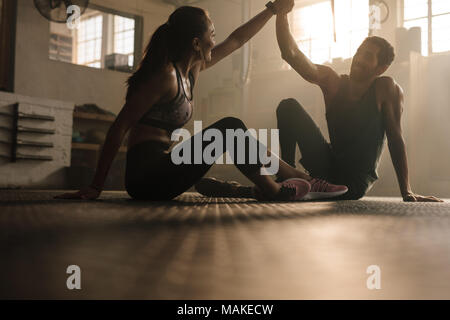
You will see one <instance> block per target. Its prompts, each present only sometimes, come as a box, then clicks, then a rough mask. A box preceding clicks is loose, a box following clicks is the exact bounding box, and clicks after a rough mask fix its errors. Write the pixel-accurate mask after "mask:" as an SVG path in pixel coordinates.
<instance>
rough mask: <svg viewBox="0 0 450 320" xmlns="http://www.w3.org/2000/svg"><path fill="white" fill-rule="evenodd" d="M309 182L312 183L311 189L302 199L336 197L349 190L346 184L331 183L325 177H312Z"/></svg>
mask: <svg viewBox="0 0 450 320" xmlns="http://www.w3.org/2000/svg"><path fill="white" fill-rule="evenodd" d="M308 182H309V184H310V185H311V190H310V192H309V193H308V194H307V195H306V196H305V197H304V198H303V199H302V200H320V199H330V198H336V197H339V196H341V195H343V194H344V193H346V192H347V191H348V188H347V187H346V186H341V185H335V184H331V183H329V182H328V181H326V180H323V179H316V178H311V180H309V181H308Z"/></svg>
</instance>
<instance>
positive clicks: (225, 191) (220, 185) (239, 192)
mask: <svg viewBox="0 0 450 320" xmlns="http://www.w3.org/2000/svg"><path fill="white" fill-rule="evenodd" d="M195 189H196V190H197V191H198V192H199V193H200V194H202V195H204V196H207V197H218V198H254V197H255V195H254V194H253V188H252V187H246V186H243V185H242V184H240V183H238V182H236V181H220V180H218V179H216V178H202V179H201V180H200V181H199V182H198V183H197V184H196V185H195Z"/></svg>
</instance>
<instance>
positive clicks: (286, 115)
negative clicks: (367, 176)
mask: <svg viewBox="0 0 450 320" xmlns="http://www.w3.org/2000/svg"><path fill="white" fill-rule="evenodd" d="M276 113H277V121H278V129H279V131H280V148H281V157H282V159H283V160H284V161H285V162H287V163H288V164H289V165H291V166H292V167H295V150H296V148H295V147H296V145H298V147H299V149H300V152H301V154H302V158H301V159H300V163H301V164H302V166H303V167H304V168H305V169H306V170H307V171H308V173H309V174H310V175H311V176H312V177H314V178H320V179H325V180H327V181H329V182H331V183H333V184H339V185H346V186H347V187H348V188H349V191H348V192H347V193H346V194H344V195H343V196H341V197H339V198H336V199H337V200H356V199H360V198H362V197H363V196H364V194H365V193H366V191H367V189H368V186H367V185H365V184H364V183H362V182H361V181H360V179H358V176H357V175H354V174H351V173H349V172H348V171H346V170H343V169H342V168H340V167H339V165H338V164H337V163H336V161H335V160H334V157H333V153H332V149H331V145H330V143H328V142H327V141H326V140H325V138H324V137H323V135H322V133H321V132H320V129H319V128H318V127H317V125H316V124H315V123H314V121H313V120H312V119H311V117H310V116H309V114H308V113H307V112H306V111H305V109H304V108H303V107H302V106H301V105H300V103H298V101H297V100H295V99H286V100H283V101H281V103H280V104H279V106H278V108H277V112H276Z"/></svg>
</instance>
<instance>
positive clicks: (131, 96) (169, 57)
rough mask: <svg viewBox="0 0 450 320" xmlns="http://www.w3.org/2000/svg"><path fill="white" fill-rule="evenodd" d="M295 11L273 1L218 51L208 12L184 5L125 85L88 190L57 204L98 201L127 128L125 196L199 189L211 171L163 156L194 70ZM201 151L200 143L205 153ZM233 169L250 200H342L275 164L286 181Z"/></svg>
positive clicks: (188, 103)
mask: <svg viewBox="0 0 450 320" xmlns="http://www.w3.org/2000/svg"><path fill="white" fill-rule="evenodd" d="M293 4H294V1H293V0H276V1H275V2H274V3H271V5H268V6H267V8H266V9H265V10H264V11H262V12H261V13H260V14H258V15H257V16H255V17H254V18H253V19H251V20H250V21H248V22H247V23H245V24H244V25H242V26H241V27H239V28H238V29H236V30H235V31H234V32H233V33H232V34H231V35H230V36H229V37H228V38H227V39H226V40H225V41H224V42H222V43H220V44H219V45H217V46H215V41H214V35H215V32H214V25H213V23H212V22H211V20H210V18H209V16H208V14H207V12H205V11H204V10H203V9H200V8H196V7H189V6H185V7H180V8H178V9H176V10H175V11H174V12H173V13H172V14H171V15H170V18H169V20H168V22H167V23H165V24H163V25H162V26H160V27H159V28H158V29H157V30H156V31H155V33H154V34H153V36H152V38H151V40H150V43H149V44H148V46H147V48H146V52H145V56H144V58H143V60H142V62H141V63H140V66H139V68H138V70H137V71H136V72H135V73H134V74H133V75H132V76H131V77H130V78H129V80H128V92H127V97H126V103H125V105H124V107H123V108H122V110H121V111H120V113H119V115H118V116H117V119H116V121H115V122H114V123H113V124H112V126H111V128H110V129H109V131H108V135H107V138H106V141H105V144H104V146H103V149H102V153H101V156H100V160H99V163H98V167H97V171H96V174H95V177H94V180H93V183H92V184H91V185H90V186H89V187H87V188H84V189H82V190H80V191H78V192H76V193H68V194H63V195H61V196H58V198H63V199H96V198H97V197H98V196H99V195H100V193H101V191H102V188H103V184H104V181H105V179H106V176H107V173H108V171H109V168H110V166H111V162H112V160H113V158H114V156H115V155H116V153H117V151H118V149H119V147H120V146H121V143H122V140H123V138H124V136H125V135H126V133H127V132H128V130H130V129H131V131H130V135H129V140H128V153H127V169H126V189H127V192H128V193H129V195H130V196H131V197H132V198H134V199H140V200H170V199H173V198H174V197H176V196H178V195H179V194H181V193H183V192H184V191H186V190H188V189H189V188H190V187H191V186H193V185H194V184H195V183H196V182H198V181H199V180H200V179H201V177H202V176H204V175H205V173H206V172H207V171H208V170H209V168H210V167H211V165H208V164H205V163H202V164H181V165H175V164H174V163H173V162H172V160H171V155H170V151H169V149H170V148H171V146H172V143H173V142H172V141H171V133H172V132H173V131H174V130H175V129H177V128H181V127H182V126H183V125H184V124H186V123H187V122H188V121H189V119H190V117H191V115H192V105H193V101H192V100H193V95H192V92H193V87H194V84H195V83H196V81H197V79H198V76H199V73H200V71H203V70H205V69H208V68H210V67H211V66H213V65H214V64H216V63H217V62H219V61H220V60H222V59H223V58H225V57H226V56H228V55H230V54H231V53H232V52H233V51H235V50H237V49H238V48H240V47H241V46H242V45H243V44H244V43H246V42H247V41H248V40H249V39H251V38H252V37H253V36H254V35H255V34H256V33H257V32H258V31H259V30H260V29H261V28H262V27H263V26H264V25H265V24H266V23H267V21H269V20H270V18H271V17H272V16H273V15H275V14H281V13H287V12H289V11H291V10H292V8H293ZM208 129H217V130H219V131H220V132H221V133H223V134H224V136H225V130H226V129H243V130H244V131H246V130H247V128H246V127H245V125H244V124H243V123H242V121H240V120H239V119H236V118H232V117H228V118H224V119H222V120H220V121H218V122H216V123H214V124H213V125H211V126H210V127H208V128H206V129H204V130H203V132H205V130H208ZM191 139H192V138H191ZM247 144H248V142H247ZM192 145H193V144H192ZM207 145H208V143H207V142H203V148H205V147H206V146H207ZM225 145H226V144H225ZM259 147H260V148H261V147H262V148H265V147H264V146H262V145H259ZM248 149H249V148H248V147H247V148H246V152H247V154H246V156H247V158H248ZM225 151H226V149H225V148H224V150H223V152H225ZM267 152H268V153H269V152H270V151H268V150H267ZM191 154H192V155H193V153H191ZM215 156H216V157H219V156H220V155H215ZM191 163H193V162H191ZM235 163H236V161H235ZM236 166H237V167H238V169H239V170H240V171H241V172H242V173H243V174H245V175H246V176H247V177H248V178H249V179H250V180H251V181H252V182H254V183H255V185H256V187H255V189H254V190H255V196H256V197H258V198H260V199H273V200H300V199H304V198H305V196H306V195H308V193H310V191H311V190H312V191H313V192H321V193H322V195H323V194H327V195H334V194H337V193H338V194H342V193H345V192H346V190H347V188H346V187H345V186H333V185H330V184H328V183H327V182H326V181H323V180H318V179H312V178H311V177H309V176H308V175H306V174H304V173H302V172H300V171H297V170H295V169H294V168H292V167H290V166H289V165H287V164H286V163H284V162H283V161H281V160H280V164H279V167H280V169H279V172H278V177H279V178H281V179H283V180H286V181H284V182H281V183H276V182H275V181H274V180H273V179H272V178H271V177H269V176H265V175H261V174H260V169H261V167H262V164H260V163H259V164H236ZM310 194H311V193H310Z"/></svg>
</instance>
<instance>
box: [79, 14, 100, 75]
mask: <svg viewBox="0 0 450 320" xmlns="http://www.w3.org/2000/svg"><path fill="white" fill-rule="evenodd" d="M102 27H103V16H102V15H101V14H96V15H93V16H90V17H87V18H86V17H83V18H82V19H81V21H80V25H79V27H78V30H77V31H76V34H77V37H76V39H77V42H76V47H77V64H80V65H84V66H89V67H95V68H101V66H102Z"/></svg>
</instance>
